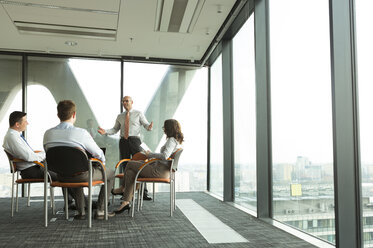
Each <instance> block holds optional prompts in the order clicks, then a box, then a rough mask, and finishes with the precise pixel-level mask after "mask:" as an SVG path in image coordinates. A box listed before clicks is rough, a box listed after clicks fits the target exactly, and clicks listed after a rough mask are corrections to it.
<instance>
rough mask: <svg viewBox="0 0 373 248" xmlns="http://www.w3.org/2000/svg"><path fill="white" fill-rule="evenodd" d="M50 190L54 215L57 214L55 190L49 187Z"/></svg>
mask: <svg viewBox="0 0 373 248" xmlns="http://www.w3.org/2000/svg"><path fill="white" fill-rule="evenodd" d="M49 190H50V201H51V208H52V214H53V215H55V214H56V209H55V204H54V188H53V187H50V186H49Z"/></svg>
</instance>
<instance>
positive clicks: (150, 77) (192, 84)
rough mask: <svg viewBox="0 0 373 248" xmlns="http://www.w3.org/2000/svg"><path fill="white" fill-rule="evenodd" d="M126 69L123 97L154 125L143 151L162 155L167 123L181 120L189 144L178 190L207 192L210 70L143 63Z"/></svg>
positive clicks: (181, 163) (159, 186)
mask: <svg viewBox="0 0 373 248" xmlns="http://www.w3.org/2000/svg"><path fill="white" fill-rule="evenodd" d="M123 70H124V92H123V95H129V96H132V98H133V101H134V105H133V107H134V109H137V110H140V111H143V112H144V114H145V116H146V118H147V119H148V121H149V122H151V121H153V123H154V125H153V130H152V131H151V132H147V131H145V129H143V132H142V137H141V139H142V141H143V144H142V146H143V148H144V149H150V150H152V151H156V152H159V150H160V147H161V146H163V145H164V143H165V135H164V132H163V130H162V127H163V123H164V121H165V120H166V119H170V118H174V119H176V120H178V121H179V123H180V125H181V129H182V132H183V133H184V139H185V142H184V143H183V144H182V147H183V148H184V152H183V154H182V155H181V157H180V161H179V166H178V171H177V173H176V190H177V191H203V190H205V189H206V167H207V165H206V163H207V157H206V150H207V141H206V140H207V70H206V69H186V68H185V67H178V66H168V65H155V64H142V63H124V69H123ZM144 72H146V73H144ZM193 119H194V120H196V121H191V120H193ZM148 190H149V191H151V190H152V189H151V187H149V189H148ZM168 190H169V187H168V186H167V185H162V184H156V191H168Z"/></svg>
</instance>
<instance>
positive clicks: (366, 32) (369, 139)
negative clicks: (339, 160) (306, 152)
mask: <svg viewBox="0 0 373 248" xmlns="http://www.w3.org/2000/svg"><path fill="white" fill-rule="evenodd" d="M355 6H356V15H355V16H356V36H357V39H356V44H357V58H358V61H357V65H358V68H357V69H358V80H359V82H358V83H359V92H358V93H359V118H360V121H359V124H360V148H361V150H360V158H361V175H362V207H363V229H364V247H372V244H373V238H372V237H373V232H372V231H371V228H372V226H373V218H372V217H373V211H372V209H373V153H372V147H373V129H372V126H373V118H372V106H373V99H372V93H373V85H372V80H373V72H372V69H371V67H372V63H371V58H372V57H373V48H372V42H373V36H372V32H371V28H370V24H371V23H372V22H373V16H372V13H371V12H372V10H373V2H372V1H361V0H358V1H356V5H355Z"/></svg>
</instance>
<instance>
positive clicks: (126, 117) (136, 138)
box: [98, 96, 153, 201]
mask: <svg viewBox="0 0 373 248" xmlns="http://www.w3.org/2000/svg"><path fill="white" fill-rule="evenodd" d="M122 104H123V107H124V108H125V110H126V111H125V112H123V113H121V114H119V115H118V117H117V119H116V121H115V125H114V127H113V128H112V129H107V130H105V129H103V128H101V127H98V132H99V133H100V134H107V135H112V134H115V133H117V132H118V131H119V130H120V141H119V152H120V159H126V158H131V157H132V156H133V155H134V154H135V153H137V152H140V151H143V149H142V147H141V146H140V145H141V139H140V132H141V126H143V127H144V128H145V129H146V130H148V131H151V130H152V128H153V122H151V123H150V124H149V122H148V120H147V119H146V118H145V116H144V114H143V113H142V112H141V111H138V110H134V109H132V104H133V100H132V98H131V97H130V96H125V97H124V98H123V100H122ZM151 199H152V198H150V197H149V196H148V190H147V189H146V186H145V192H144V200H148V201H150V200H151Z"/></svg>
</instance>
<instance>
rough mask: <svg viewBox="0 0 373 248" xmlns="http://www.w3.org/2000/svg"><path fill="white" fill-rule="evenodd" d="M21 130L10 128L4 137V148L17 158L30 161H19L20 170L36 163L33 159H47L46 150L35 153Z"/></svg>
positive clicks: (18, 167)
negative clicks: (22, 135)
mask: <svg viewBox="0 0 373 248" xmlns="http://www.w3.org/2000/svg"><path fill="white" fill-rule="evenodd" d="M21 134H22V133H21V132H18V131H17V130H14V129H13V128H9V129H8V131H7V133H6V134H5V137H4V143H3V147H4V149H5V150H6V151H7V152H9V153H10V154H11V155H13V156H14V157H15V158H19V159H22V160H25V161H29V162H19V163H17V169H18V170H24V169H27V168H29V167H31V166H34V165H35V164H34V163H30V162H31V161H39V162H41V161H43V160H44V159H45V152H39V153H35V152H34V150H32V148H31V147H30V146H29V145H28V144H27V143H26V141H25V140H24V139H23V138H22V137H21Z"/></svg>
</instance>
